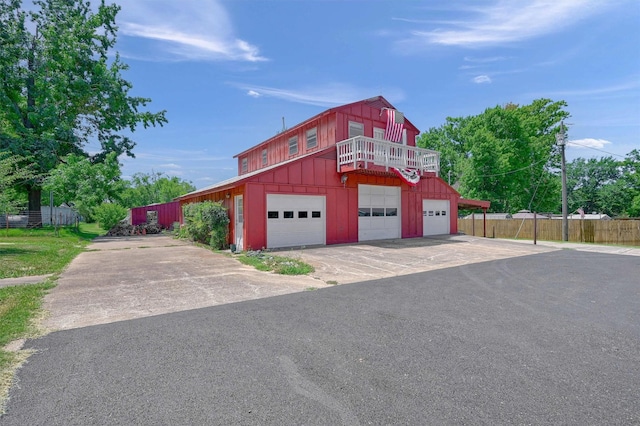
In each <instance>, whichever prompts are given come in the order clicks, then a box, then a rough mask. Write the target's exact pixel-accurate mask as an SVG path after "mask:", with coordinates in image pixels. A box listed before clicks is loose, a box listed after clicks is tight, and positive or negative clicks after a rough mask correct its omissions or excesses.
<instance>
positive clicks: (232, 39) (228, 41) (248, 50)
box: [119, 0, 266, 62]
mask: <svg viewBox="0 0 640 426" xmlns="http://www.w3.org/2000/svg"><path fill="white" fill-rule="evenodd" d="M121 15H122V18H121V21H119V24H120V25H119V26H120V32H121V34H123V35H125V36H129V37H136V38H141V39H146V40H150V41H155V42H157V43H159V45H158V46H157V47H159V48H160V50H161V52H163V55H165V56H166V55H168V57H169V58H171V59H178V60H230V61H248V62H258V61H264V60H266V58H264V57H263V56H261V55H260V52H259V49H258V48H257V47H256V46H254V45H252V44H250V43H249V42H247V41H244V40H241V39H239V38H238V37H236V35H235V34H234V30H233V25H232V24H231V20H230V19H229V17H228V15H227V12H226V10H225V8H224V7H223V6H222V3H221V2H220V1H219V0H199V1H196V0H181V1H180V2H176V1H171V0H136V1H129V2H125V3H123V4H122V11H121ZM125 55H127V53H126V52H125ZM147 55H150V57H149V56H148V59H151V60H157V59H158V55H156V56H153V54H145V55H139V54H135V55H134V56H137V57H140V56H142V57H145V56H147Z"/></svg>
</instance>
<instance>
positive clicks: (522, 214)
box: [511, 210, 551, 219]
mask: <svg viewBox="0 0 640 426" xmlns="http://www.w3.org/2000/svg"><path fill="white" fill-rule="evenodd" d="M534 215H535V218H536V219H549V218H551V214H549V213H532V212H530V211H529V210H519V211H518V213H514V214H513V215H512V216H511V217H512V218H513V219H533V218H534Z"/></svg>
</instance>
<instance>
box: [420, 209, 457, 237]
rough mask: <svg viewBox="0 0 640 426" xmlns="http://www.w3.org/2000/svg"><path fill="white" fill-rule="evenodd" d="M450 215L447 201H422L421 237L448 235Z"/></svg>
mask: <svg viewBox="0 0 640 426" xmlns="http://www.w3.org/2000/svg"><path fill="white" fill-rule="evenodd" d="M450 214H451V208H450V202H449V200H422V235H423V236H425V237H426V236H427V235H442V234H448V233H449V232H450V231H449V230H450V229H451V227H450V225H451V222H450V220H451V218H450V217H449V216H450Z"/></svg>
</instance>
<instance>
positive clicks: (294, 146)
mask: <svg viewBox="0 0 640 426" xmlns="http://www.w3.org/2000/svg"><path fill="white" fill-rule="evenodd" d="M297 153H298V137H297V136H294V137H292V138H290V139H289V155H293V154H297Z"/></svg>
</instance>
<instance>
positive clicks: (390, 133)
mask: <svg viewBox="0 0 640 426" xmlns="http://www.w3.org/2000/svg"><path fill="white" fill-rule="evenodd" d="M403 128H404V115H403V114H402V113H401V112H399V111H396V110H395V109H391V108H388V109H387V128H386V129H385V131H384V138H385V139H386V140H388V141H392V142H400V141H401V140H402V130H403Z"/></svg>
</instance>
